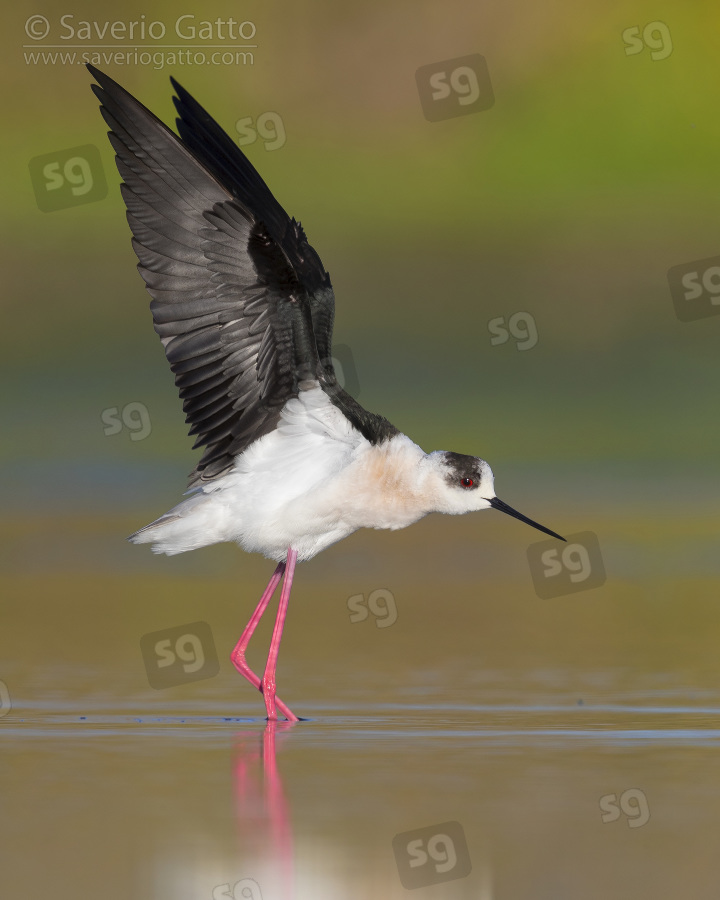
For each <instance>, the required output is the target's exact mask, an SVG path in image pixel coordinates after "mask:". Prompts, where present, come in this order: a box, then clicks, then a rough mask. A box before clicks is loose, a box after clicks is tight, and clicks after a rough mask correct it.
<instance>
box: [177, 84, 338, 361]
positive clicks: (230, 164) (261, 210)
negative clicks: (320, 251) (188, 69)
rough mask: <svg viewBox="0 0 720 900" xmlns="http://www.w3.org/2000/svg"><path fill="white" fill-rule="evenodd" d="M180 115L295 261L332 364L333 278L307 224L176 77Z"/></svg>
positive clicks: (185, 130)
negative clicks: (281, 201)
mask: <svg viewBox="0 0 720 900" xmlns="http://www.w3.org/2000/svg"><path fill="white" fill-rule="evenodd" d="M170 81H171V82H172V85H173V87H174V88H175V92H176V94H177V97H173V102H174V103H175V108H176V109H177V112H178V118H177V119H176V120H175V121H176V125H177V130H178V134H179V135H180V137H181V138H182V140H183V143H184V144H185V146H186V147H187V148H188V149H189V150H190V151H191V153H192V154H193V155H194V156H195V158H196V159H198V160H200V162H201V163H202V164H203V165H204V166H205V168H206V169H208V171H210V172H212V173H213V175H215V177H216V178H217V179H218V181H220V182H221V184H224V185H225V186H227V187H228V188H229V189H230V190H231V191H232V193H233V195H234V196H235V197H236V198H237V199H238V200H239V201H240V203H241V204H242V205H243V206H244V207H245V208H246V209H251V210H254V211H256V212H257V214H258V216H259V217H260V218H261V219H262V220H263V222H264V223H265V225H266V227H267V230H268V232H269V234H270V235H271V237H272V239H273V240H274V241H275V242H276V243H277V244H278V246H279V247H282V250H283V252H284V253H285V255H286V257H287V259H288V260H289V262H290V265H291V266H292V267H293V269H294V271H295V272H297V275H298V278H299V279H300V281H301V282H302V283H303V285H304V287H305V288H306V290H307V294H308V302H309V305H310V315H311V318H312V324H313V332H314V334H315V341H316V343H317V348H318V355H319V357H320V359H321V360H322V362H323V363H324V364H325V365H326V366H330V365H331V355H332V353H331V350H332V346H331V345H332V329H333V320H334V316H335V296H334V294H333V289H332V285H331V284H330V276H329V275H328V273H327V272H326V271H325V268H324V267H323V264H322V262H321V261H320V257H319V256H318V255H317V253H316V252H315V250H314V249H313V248H312V247H311V246H310V244H309V243H308V240H307V238H306V237H305V232H304V231H303V229H302V226H301V225H300V223H299V222H297V221H295V219H291V218H290V217H289V216H288V214H287V213H286V212H285V210H284V209H283V208H282V206H280V204H279V203H278V202H277V200H276V199H275V197H274V196H273V194H272V192H271V191H270V189H269V188H268V186H267V185H266V184H265V182H264V181H263V180H262V178H261V177H260V176H259V175H258V173H257V171H256V170H255V169H254V168H253V167H252V166H251V165H250V163H249V162H248V160H247V158H246V157H245V155H244V154H243V153H242V151H241V150H240V149H239V147H238V146H237V144H236V143H235V142H234V141H232V140H231V139H230V138H229V137H228V135H227V134H226V133H225V132H224V131H223V130H222V128H220V126H219V125H218V124H217V122H216V121H215V120H214V119H213V118H212V116H210V115H209V114H208V113H207V112H206V111H205V110H204V109H203V107H202V106H200V104H199V103H198V102H197V100H195V98H194V97H192V96H191V95H190V94H189V93H188V92H187V91H186V90H185V88H183V87H182V85H180V84H178V83H177V81H175V79H174V78H171V79H170Z"/></svg>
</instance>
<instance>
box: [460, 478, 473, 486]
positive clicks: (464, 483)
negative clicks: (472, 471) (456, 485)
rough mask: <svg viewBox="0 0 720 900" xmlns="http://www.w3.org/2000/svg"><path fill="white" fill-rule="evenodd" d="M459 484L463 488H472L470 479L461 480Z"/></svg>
mask: <svg viewBox="0 0 720 900" xmlns="http://www.w3.org/2000/svg"><path fill="white" fill-rule="evenodd" d="M460 484H461V485H462V486H463V487H472V486H473V480H472V478H463V479H462V481H461V482H460Z"/></svg>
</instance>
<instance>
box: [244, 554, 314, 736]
mask: <svg viewBox="0 0 720 900" xmlns="http://www.w3.org/2000/svg"><path fill="white" fill-rule="evenodd" d="M284 572H285V563H284V562H281V563H278V566H277V568H276V569H275V571H274V572H273V576H272V578H271V579H270V581H269V582H268V586H267V587H266V588H265V590H264V592H263V595H262V597H261V598H260V602H259V603H258V605H257V607H256V608H255V612H254V613H253V614H252V616H251V617H250V621H249V622H248V623H247V625H246V626H245V631H243V633H242V637H241V638H240V640H239V641H238V642H237V644H236V645H235V649H234V650H233V652H232V653H231V654H230V659H231V661H232V664H233V665H234V666H235V668H236V669H237V670H238V672H239V673H240V674H241V675H242V676H243V677H244V678H247V680H248V681H249V682H250V684H251V685H252V686H253V687H254V688H257V690H259V691H262V683H261V681H260V679H259V678H258V676H257V675H256V674H255V673H254V672H253V670H252V669H251V668H250V666H249V665H248V664H247V660H246V659H245V651H246V650H247V647H248V644H249V643H250V638H251V637H252V636H253V634H254V633H255V629H256V628H257V626H258V622H259V621H260V619H261V618H262V615H263V613H264V612H265V610H266V609H267V605H268V603H269V602H270V600H271V598H272V595H273V594H274V593H275V588H276V587H277V586H278V583H279V581H280V579H281V578H282V576H283V573H284ZM275 702H276V704H277V707H278V709H279V710H280V712H281V713H282V714H283V715H284V716H285V717H286V718H287V719H288V720H289V721H290V722H297V721H298V717H297V716H296V715H295V714H294V713H293V712H292V711H291V710H290V708H289V707H288V706H286V705H285V704H284V703H283V701H282V700H281V699H280V698H279V697H276V698H275Z"/></svg>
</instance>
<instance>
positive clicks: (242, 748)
mask: <svg viewBox="0 0 720 900" xmlns="http://www.w3.org/2000/svg"><path fill="white" fill-rule="evenodd" d="M296 725H297V722H283V721H278V720H271V721H268V722H267V724H266V726H265V729H264V731H263V732H262V734H261V735H260V740H258V734H257V732H252V733H250V732H248V733H242V734H239V735H238V737H237V742H236V745H235V751H234V761H233V778H234V785H235V801H236V817H237V824H238V835H239V838H240V844H241V849H242V855H243V857H244V858H245V859H247V860H250V861H252V862H253V863H255V861H256V860H257V872H258V875H259V874H260V871H261V870H262V873H263V877H262V879H261V880H260V879H258V881H254V880H253V879H249V878H248V879H244V881H245V882H246V884H243V882H238V883H237V884H236V885H235V891H234V892H233V895H231V896H233V900H243V898H247V900H274V898H276V897H277V898H282V900H293V898H294V897H295V889H294V883H295V877H294V874H295V873H294V860H293V836H292V829H291V825H290V811H289V807H288V803H287V800H286V798H285V792H284V790H283V785H282V779H281V778H280V773H279V771H278V767H277V759H276V748H277V745H278V744H279V743H282V741H283V739H284V737H285V736H286V735H285V732H287V731H289V730H290V729H292V728H294V727H295V726H296ZM260 885H262V894H261V893H260Z"/></svg>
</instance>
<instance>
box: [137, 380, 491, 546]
mask: <svg viewBox="0 0 720 900" xmlns="http://www.w3.org/2000/svg"><path fill="white" fill-rule="evenodd" d="M442 456H443V454H442V453H441V452H437V453H430V454H426V453H424V452H423V450H421V448H420V447H418V446H417V444H414V443H413V442H412V441H411V440H410V438H408V437H406V436H405V435H403V434H400V435H396V436H395V437H393V438H391V439H390V440H388V441H385V442H384V443H382V444H379V445H372V444H371V443H370V442H369V441H368V440H366V438H364V437H363V435H362V434H360V432H358V431H356V429H355V428H353V426H352V425H351V423H350V422H349V421H348V420H347V419H346V418H345V416H344V415H343V414H342V413H341V412H340V410H338V409H337V408H336V407H335V406H333V404H332V403H331V402H330V400H329V399H328V397H327V396H326V394H325V393H324V392H323V391H322V389H321V388H320V387H319V386H317V385H315V386H313V387H312V388H310V389H308V390H303V391H301V392H300V394H299V396H298V397H297V399H292V400H290V401H288V403H287V404H286V405H285V408H284V409H283V412H282V416H281V421H280V423H279V425H278V427H277V428H276V429H275V431H273V432H271V433H269V434H267V435H265V436H264V437H262V438H260V439H258V440H257V441H255V442H254V443H253V444H251V445H250V447H248V449H247V450H245V451H244V452H243V453H241V454H240V455H239V456H238V457H237V459H236V461H235V467H234V469H233V470H232V471H231V472H229V473H228V474H227V475H224V476H222V477H220V478H218V479H216V480H215V481H213V482H211V483H210V484H209V485H207V486H204V487H202V488H200V489H196V490H194V491H193V492H192V493H191V495H190V496H189V497H188V499H187V500H184V501H183V502H182V503H180V504H179V505H178V506H176V507H175V508H174V509H172V510H170V511H169V512H168V513H166V514H165V515H164V516H163V517H161V518H160V519H158V520H157V521H156V522H153V523H152V524H151V525H148V526H147V527H146V528H143V529H142V530H141V531H139V532H137V534H135V535H133V536H132V537H131V540H132V541H133V542H134V543H152V544H153V547H152V549H153V551H154V552H155V553H166V554H168V555H172V554H175V553H183V552H185V551H187V550H195V549H196V548H198V547H204V546H207V545H208V544H215V543H218V542H221V541H236V542H237V543H238V544H239V545H240V546H241V547H242V548H243V549H244V550H247V551H248V552H256V553H262V554H263V555H265V556H266V557H268V558H269V559H273V560H276V561H278V562H279V561H281V560H284V559H285V557H286V555H287V550H288V548H289V547H292V548H294V549H296V550H297V551H298V559H299V560H307V559H311V558H312V557H313V556H315V555H316V554H317V553H320V551H321V550H324V549H325V548H326V547H329V546H330V545H331V544H334V543H335V542H336V541H339V540H342V538H345V537H347V536H348V535H350V534H352V533H353V532H354V531H357V529H358V528H389V529H397V528H405V527H406V526H408V525H411V524H412V523H413V522H417V521H418V519H421V518H422V517H423V516H425V515H427V513H429V512H445V513H464V512H469V511H471V510H477V509H486V508H487V507H488V506H489V505H490V504H489V499H490V498H492V497H494V496H495V492H494V489H493V478H492V472H491V470H490V467H489V466H487V463H484V464H483V465H484V466H485V467H486V470H487V471H486V472H484V474H483V484H482V486H481V487H482V488H484V489H482V490H478V491H472V492H471V493H468V492H467V491H462V490H459V489H454V488H453V487H451V486H449V485H448V482H447V472H446V469H445V467H444V465H443V462H442Z"/></svg>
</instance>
